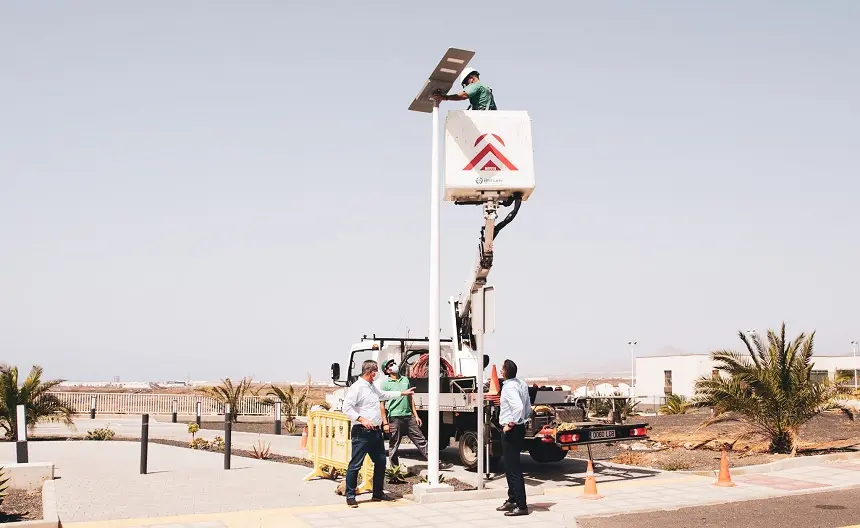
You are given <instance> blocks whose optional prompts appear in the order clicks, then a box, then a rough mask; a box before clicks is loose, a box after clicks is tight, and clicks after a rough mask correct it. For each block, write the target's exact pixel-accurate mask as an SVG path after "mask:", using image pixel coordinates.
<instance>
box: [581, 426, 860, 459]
mask: <svg viewBox="0 0 860 528" xmlns="http://www.w3.org/2000/svg"><path fill="white" fill-rule="evenodd" d="M709 417H710V415H709V414H707V413H701V412H697V413H687V414H680V415H666V416H640V417H636V416H634V417H631V418H630V419H629V420H628V423H633V422H645V423H647V424H648V425H649V426H650V427H651V430H650V431H649V432H648V436H649V439H650V440H649V441H644V442H618V443H614V444H600V445H596V446H593V447H592V454H593V457H594V459H595V460H606V461H610V462H616V463H619V464H627V465H633V466H642V467H651V468H656V469H663V470H667V471H707V470H714V469H718V468H719V461H720V454H721V453H720V448H721V447H722V446H723V445H725V443H732V442H735V441H736V440H737V438H738V436H739V435H740V433H741V431H742V430H743V429H742V426H739V425H738V424H735V423H724V424H717V425H712V426H710V427H706V428H699V425H700V424H701V423H702V422H704V421H705V420H707V419H708V418H709ZM631 448H633V449H631ZM639 449H641V450H639ZM766 451H767V442H766V441H761V440H754V439H751V440H740V441H737V442H735V443H734V446H733V449H732V450H731V451H729V453H728V459H729V466H731V467H739V466H751V465H756V464H765V463H768V462H774V461H776V460H780V459H782V458H786V457H788V456H789V455H777V454H771V453H767V452H766ZM840 451H860V421H855V422H851V421H849V420H848V419H847V418H845V417H844V416H843V415H842V414H841V413H828V414H824V415H821V416H818V417H816V418H814V419H812V420H811V421H810V422H809V423H807V424H806V425H805V426H804V427H803V428H802V429H801V432H800V443H799V448H798V453H797V455H798V456H806V455H818V454H826V453H832V452H840ZM568 456H570V457H573V458H580V459H584V458H588V451H587V450H586V449H585V448H579V449H578V450H577V451H571V452H570V454H569V455H568Z"/></svg>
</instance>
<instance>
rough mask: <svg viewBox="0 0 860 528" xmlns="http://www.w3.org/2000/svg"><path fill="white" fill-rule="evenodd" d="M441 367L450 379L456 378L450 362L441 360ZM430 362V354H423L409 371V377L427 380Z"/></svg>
mask: <svg viewBox="0 0 860 528" xmlns="http://www.w3.org/2000/svg"><path fill="white" fill-rule="evenodd" d="M439 360H440V365H441V367H442V369H444V372H445V375H447V376H448V377H449V378H453V377H454V367H452V366H451V364H450V363H448V360H446V359H445V358H439ZM429 362H430V356H429V355H428V354H421V356H419V357H418V360H417V361H416V362H415V363H414V364H413V365H412V368H411V369H409V377H410V378H426V377H427V371H428V366H429Z"/></svg>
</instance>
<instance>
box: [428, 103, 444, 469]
mask: <svg viewBox="0 0 860 528" xmlns="http://www.w3.org/2000/svg"><path fill="white" fill-rule="evenodd" d="M432 156H433V159H432V161H431V173H432V174H431V179H430V182H431V183H430V323H429V324H430V328H429V331H430V335H429V338H430V358H429V359H430V361H429V366H428V370H427V378H428V381H429V383H428V387H427V389H428V391H429V393H430V410H429V414H428V422H429V423H428V424H427V436H429V438H428V439H427V482H428V483H429V484H430V485H431V486H435V485H436V484H438V483H439V366H440V365H439V364H440V360H439V356H440V354H441V345H440V343H439V282H440V270H439V268H440V265H439V262H440V255H439V253H440V251H439V249H440V244H439V209H440V207H441V198H440V195H439V103H438V102H437V101H434V102H433V148H432Z"/></svg>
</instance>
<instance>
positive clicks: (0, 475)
mask: <svg viewBox="0 0 860 528" xmlns="http://www.w3.org/2000/svg"><path fill="white" fill-rule="evenodd" d="M8 487H9V477H7V476H6V471H5V470H4V469H3V467H2V466H0V506H2V505H3V501H4V500H5V499H6V488H8Z"/></svg>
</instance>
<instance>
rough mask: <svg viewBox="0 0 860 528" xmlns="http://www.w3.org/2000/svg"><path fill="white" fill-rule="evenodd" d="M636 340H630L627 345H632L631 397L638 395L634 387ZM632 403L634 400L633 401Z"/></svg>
mask: <svg viewBox="0 0 860 528" xmlns="http://www.w3.org/2000/svg"><path fill="white" fill-rule="evenodd" d="M636 343H637V342H636V341H628V342H627V346H629V347H630V398H631V399H632V398H635V397H636V391H635V390H634V388H633V387H635V381H636V377H635V375H634V373H635V372H636V352H635V350H636ZM631 403H632V402H631Z"/></svg>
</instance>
